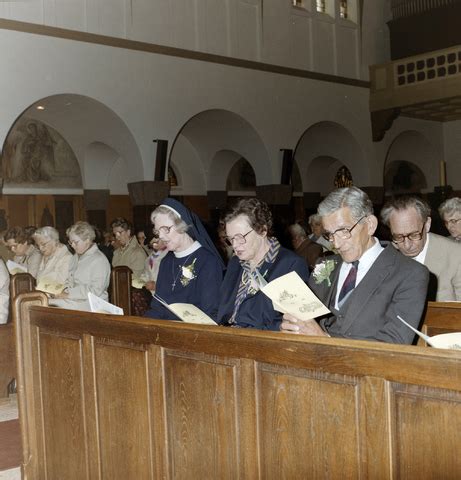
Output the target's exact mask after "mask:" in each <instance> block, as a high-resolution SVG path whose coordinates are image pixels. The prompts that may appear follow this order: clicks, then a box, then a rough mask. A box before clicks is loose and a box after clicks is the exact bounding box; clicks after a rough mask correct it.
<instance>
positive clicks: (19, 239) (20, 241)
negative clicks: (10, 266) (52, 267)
mask: <svg viewBox="0 0 461 480" xmlns="http://www.w3.org/2000/svg"><path fill="white" fill-rule="evenodd" d="M34 232H35V228H34V229H32V228H31V227H26V228H22V227H13V228H10V229H9V230H8V231H7V232H6V234H5V242H6V246H7V247H8V248H9V249H10V250H11V251H12V252H13V253H14V257H13V261H15V262H16V263H19V264H20V265H23V266H24V267H25V268H26V269H27V273H30V274H31V275H32V276H33V277H34V278H36V277H37V272H38V269H39V267H40V262H41V261H42V254H41V253H40V251H39V250H38V248H37V247H36V246H35V243H34V239H33V237H32V235H33V233H34Z"/></svg>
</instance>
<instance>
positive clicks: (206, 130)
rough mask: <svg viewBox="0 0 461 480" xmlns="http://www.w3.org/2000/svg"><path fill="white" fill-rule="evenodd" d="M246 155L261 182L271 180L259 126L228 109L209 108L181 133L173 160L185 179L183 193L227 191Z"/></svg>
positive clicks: (194, 118)
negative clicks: (240, 161) (236, 168)
mask: <svg viewBox="0 0 461 480" xmlns="http://www.w3.org/2000/svg"><path fill="white" fill-rule="evenodd" d="M240 158H244V159H245V160H246V161H247V162H248V163H249V164H250V165H251V168H252V169H253V171H254V173H255V176H256V183H257V184H267V183H271V172H270V169H268V168H267V161H268V154H267V150H266V148H265V146H264V144H263V142H262V140H261V137H260V136H259V134H258V132H257V131H256V130H255V128H254V127H253V126H252V125H251V124H250V123H249V122H248V121H247V120H245V119H244V118H243V117H241V116H240V115H237V114H235V113H233V112H230V111H228V110H218V109H216V110H206V111H203V112H200V113H198V114H197V115H195V116H194V117H192V118H191V119H189V120H188V121H187V122H186V123H185V125H184V126H183V127H182V129H181V131H180V132H179V133H178V135H177V137H176V139H175V141H174V143H173V146H172V148H171V152H170V162H171V163H172V164H174V166H175V168H176V170H177V172H180V175H181V178H182V179H183V185H182V192H181V193H183V194H193V193H200V194H203V192H204V191H207V190H221V191H222V190H225V189H226V182H227V178H228V176H229V173H230V171H231V169H232V167H233V166H234V164H235V163H236V162H237V161H238V160H239V159H240Z"/></svg>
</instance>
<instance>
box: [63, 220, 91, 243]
mask: <svg viewBox="0 0 461 480" xmlns="http://www.w3.org/2000/svg"><path fill="white" fill-rule="evenodd" d="M66 235H67V238H69V239H70V236H71V235H75V236H76V237H78V238H79V239H80V240H90V242H93V241H94V239H95V238H96V231H95V229H94V227H93V226H92V225H90V224H89V223H88V222H76V223H74V224H73V225H72V226H70V227H69V228H68V229H67V230H66Z"/></svg>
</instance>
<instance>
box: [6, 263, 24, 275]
mask: <svg viewBox="0 0 461 480" xmlns="http://www.w3.org/2000/svg"><path fill="white" fill-rule="evenodd" d="M6 268H8V271H9V272H10V273H11V275H16V273H27V267H26V266H25V265H21V264H20V263H17V262H13V260H7V262H6Z"/></svg>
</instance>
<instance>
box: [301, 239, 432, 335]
mask: <svg viewBox="0 0 461 480" xmlns="http://www.w3.org/2000/svg"><path fill="white" fill-rule="evenodd" d="M329 259H332V260H335V262H336V265H335V269H334V271H333V272H332V273H331V276H330V279H331V283H332V285H331V287H328V285H327V282H325V281H324V282H321V283H316V281H315V278H314V276H313V275H311V277H310V279H309V286H310V288H311V289H312V290H313V291H314V293H315V294H316V295H317V296H318V297H319V299H320V300H321V301H322V302H323V303H324V304H325V305H326V306H327V307H328V308H329V309H330V310H332V304H334V299H335V295H336V289H337V283H338V276H339V270H340V267H341V264H342V260H341V257H340V256H337V255H335V256H333V257H329ZM428 281H429V271H428V270H427V268H426V267H425V266H424V265H421V264H419V263H418V262H415V261H414V260H412V259H411V258H408V257H405V256H404V255H402V254H401V253H400V252H398V251H397V250H396V249H395V248H394V247H393V246H392V245H389V246H387V247H386V248H385V249H384V251H383V252H381V254H380V255H379V257H378V258H377V259H376V260H375V262H374V263H373V265H372V266H371V268H370V270H368V272H367V274H366V275H365V277H364V278H363V279H362V281H361V282H360V283H359V285H358V286H357V287H356V288H355V289H354V291H353V292H352V294H351V295H350V297H349V299H348V300H347V302H346V304H345V305H344V306H343V307H342V309H341V310H339V311H333V310H332V313H333V314H329V315H327V316H326V317H323V318H322V319H321V320H320V325H321V326H322V328H324V329H325V330H326V331H327V332H328V333H329V334H330V335H331V336H333V337H344V338H354V339H358V340H378V341H381V342H389V343H407V344H411V343H412V341H413V339H414V333H413V332H412V331H411V330H410V329H409V328H408V327H407V326H405V325H403V324H402V323H401V322H400V321H399V320H398V318H397V315H400V316H401V317H402V318H403V319H404V320H406V321H407V322H408V323H410V324H411V325H413V326H414V327H415V328H418V326H419V323H420V320H421V316H422V313H423V310H424V306H425V302H426V293H427V285H428Z"/></svg>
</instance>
